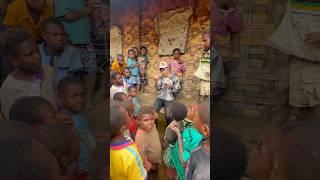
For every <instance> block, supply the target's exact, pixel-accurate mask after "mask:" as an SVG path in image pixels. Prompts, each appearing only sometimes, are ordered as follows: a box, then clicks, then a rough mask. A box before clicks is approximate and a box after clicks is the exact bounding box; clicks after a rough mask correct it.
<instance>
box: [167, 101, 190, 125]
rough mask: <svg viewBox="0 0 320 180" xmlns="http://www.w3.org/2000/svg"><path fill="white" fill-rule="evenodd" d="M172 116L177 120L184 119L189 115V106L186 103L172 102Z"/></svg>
mask: <svg viewBox="0 0 320 180" xmlns="http://www.w3.org/2000/svg"><path fill="white" fill-rule="evenodd" d="M171 111H172V118H173V119H174V120H176V121H182V120H184V119H185V118H186V117H187V114H188V108H187V106H186V105H184V104H182V103H179V102H174V103H173V104H172V109H171Z"/></svg>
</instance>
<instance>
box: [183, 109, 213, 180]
mask: <svg viewBox="0 0 320 180" xmlns="http://www.w3.org/2000/svg"><path fill="white" fill-rule="evenodd" d="M193 126H194V127H195V128H196V129H197V130H198V131H199V132H200V133H201V134H202V135H203V137H204V141H203V142H202V143H201V145H200V146H199V147H198V148H196V149H195V150H194V151H193V152H192V153H191V155H190V159H189V162H188V165H187V168H186V169H187V170H186V180H192V179H210V104H209V103H201V104H200V105H198V106H197V107H196V108H195V116H194V124H193ZM215 136H216V134H215ZM214 179H217V178H214Z"/></svg>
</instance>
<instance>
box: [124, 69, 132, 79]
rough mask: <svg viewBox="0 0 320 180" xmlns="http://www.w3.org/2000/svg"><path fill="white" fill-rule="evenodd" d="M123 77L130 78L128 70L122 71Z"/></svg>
mask: <svg viewBox="0 0 320 180" xmlns="http://www.w3.org/2000/svg"><path fill="white" fill-rule="evenodd" d="M123 75H124V76H125V77H127V78H128V77H130V75H131V74H130V70H129V69H125V70H124V71H123Z"/></svg>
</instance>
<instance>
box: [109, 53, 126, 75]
mask: <svg viewBox="0 0 320 180" xmlns="http://www.w3.org/2000/svg"><path fill="white" fill-rule="evenodd" d="M126 67H127V65H126V63H125V62H124V57H123V55H122V54H118V55H117V59H116V60H115V61H113V63H112V65H111V70H113V71H116V72H117V73H119V74H122V72H123V71H124V69H125V68H126Z"/></svg>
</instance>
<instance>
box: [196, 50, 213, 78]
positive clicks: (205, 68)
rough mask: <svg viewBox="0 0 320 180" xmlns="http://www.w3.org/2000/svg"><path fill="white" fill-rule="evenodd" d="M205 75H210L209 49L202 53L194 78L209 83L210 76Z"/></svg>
mask: <svg viewBox="0 0 320 180" xmlns="http://www.w3.org/2000/svg"><path fill="white" fill-rule="evenodd" d="M206 73H209V74H210V49H209V50H207V51H203V53H202V56H201V59H200V62H199V66H198V69H197V71H196V72H195V76H196V77H197V78H199V79H201V80H204V81H210V75H207V74H206Z"/></svg>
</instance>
